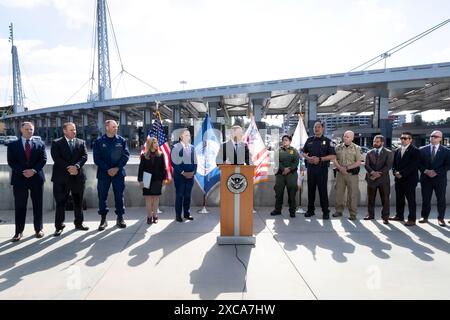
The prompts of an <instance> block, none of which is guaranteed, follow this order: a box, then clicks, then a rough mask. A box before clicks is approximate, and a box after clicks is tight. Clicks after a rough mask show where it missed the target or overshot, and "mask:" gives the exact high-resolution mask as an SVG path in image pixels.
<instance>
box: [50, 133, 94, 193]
mask: <svg viewBox="0 0 450 320" xmlns="http://www.w3.org/2000/svg"><path fill="white" fill-rule="evenodd" d="M74 140H75V141H74V149H73V152H70V147H69V143H68V142H67V140H66V138H65V137H62V138H59V139H56V140H53V142H52V147H51V155H52V158H53V161H54V165H53V173H52V181H53V182H54V183H60V184H62V183H68V182H74V183H83V182H85V181H86V176H85V174H84V171H83V166H84V164H85V163H86V161H87V157H88V156H87V149H86V143H85V142H84V140H81V139H77V138H75V139H74ZM68 166H77V167H78V168H79V170H78V174H77V175H76V176H72V175H70V174H69V172H67V167H68Z"/></svg>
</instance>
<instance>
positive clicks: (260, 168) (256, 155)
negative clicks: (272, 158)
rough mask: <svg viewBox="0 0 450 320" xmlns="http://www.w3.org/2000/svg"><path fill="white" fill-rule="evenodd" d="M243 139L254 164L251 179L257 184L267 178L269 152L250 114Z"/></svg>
mask: <svg viewBox="0 0 450 320" xmlns="http://www.w3.org/2000/svg"><path fill="white" fill-rule="evenodd" d="M243 140H244V141H245V142H247V144H248V149H249V151H250V156H251V157H252V161H251V162H252V164H253V165H255V166H256V171H255V176H254V178H253V181H254V183H255V184H258V183H260V182H263V181H268V180H269V153H268V152H267V149H266V145H265V144H264V141H263V139H262V138H261V134H260V133H259V130H258V127H257V126H256V122H255V117H253V116H252V119H251V122H250V125H249V127H248V129H247V132H246V133H245V135H244V137H243Z"/></svg>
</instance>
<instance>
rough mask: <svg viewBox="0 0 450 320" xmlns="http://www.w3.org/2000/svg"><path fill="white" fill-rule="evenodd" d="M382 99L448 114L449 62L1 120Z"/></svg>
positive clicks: (331, 108) (234, 111) (363, 104)
mask: <svg viewBox="0 0 450 320" xmlns="http://www.w3.org/2000/svg"><path fill="white" fill-rule="evenodd" d="M380 95H384V96H388V97H389V109H390V111H392V112H394V113H399V112H402V111H418V112H422V111H426V110H431V109H445V110H450V62H447V63H438V64H430V65H421V66H410V67H401V68H390V69H382V70H369V71H362V72H352V73H340V74H330V75H322V76H314V77H303V78H293V79H284V80H273V81H265V82H257V83H248V84H237V85H230V86H221V87H212V88H204V89H194V90H184V91H175V92H168V93H159V94H151V95H143V96H134V97H126V98H117V99H110V100H105V101H102V102H86V103H79V104H72V105H64V106H56V107H51V108H42V109H35V110H30V111H28V112H23V113H18V114H14V115H8V116H5V117H3V119H13V118H17V117H18V118H27V117H40V116H43V117H48V116H57V115H66V114H71V115H75V116H77V115H80V114H81V113H88V114H89V113H92V114H95V112H96V111H98V110H102V111H104V112H106V113H110V114H111V115H113V116H118V111H119V110H126V111H127V112H129V118H131V119H142V110H143V109H145V108H148V107H152V108H155V106H156V103H157V102H158V105H159V106H160V111H161V113H162V114H163V115H164V116H165V117H172V112H173V110H172V109H173V106H179V105H182V106H183V108H182V117H184V118H191V117H193V118H199V117H202V116H204V114H205V113H206V112H207V104H208V103H209V102H219V108H218V114H217V115H218V116H219V117H230V116H235V115H236V116H242V115H248V114H249V112H250V111H251V103H250V100H251V99H252V98H254V97H263V98H264V99H263V101H264V102H263V110H262V113H263V116H266V115H272V114H288V115H290V114H294V113H297V112H299V110H300V106H301V105H305V103H306V101H307V100H308V99H311V98H313V99H317V112H318V113H336V114H339V113H348V112H351V113H362V112H366V111H371V110H372V108H373V103H374V101H373V100H374V99H373V98H374V97H376V96H380Z"/></svg>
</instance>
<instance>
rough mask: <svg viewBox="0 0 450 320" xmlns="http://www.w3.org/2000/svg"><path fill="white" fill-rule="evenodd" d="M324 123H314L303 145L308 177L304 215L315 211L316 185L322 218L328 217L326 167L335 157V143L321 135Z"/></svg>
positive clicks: (308, 215) (307, 215)
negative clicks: (312, 133)
mask: <svg viewBox="0 0 450 320" xmlns="http://www.w3.org/2000/svg"><path fill="white" fill-rule="evenodd" d="M323 131H324V124H323V123H322V122H320V121H317V122H316V123H315V124H314V137H310V138H308V140H306V142H305V146H304V147H303V156H304V158H305V161H306V168H307V177H308V212H307V213H305V217H312V216H313V215H314V214H315V213H314V210H315V207H314V201H315V200H316V187H317V189H318V190H319V197H320V206H321V207H322V212H323V219H324V220H328V219H330V210H329V208H328V189H327V182H328V167H329V166H330V161H332V160H334V159H335V157H336V151H335V144H334V142H332V141H331V140H330V139H328V138H327V137H325V136H324V135H323Z"/></svg>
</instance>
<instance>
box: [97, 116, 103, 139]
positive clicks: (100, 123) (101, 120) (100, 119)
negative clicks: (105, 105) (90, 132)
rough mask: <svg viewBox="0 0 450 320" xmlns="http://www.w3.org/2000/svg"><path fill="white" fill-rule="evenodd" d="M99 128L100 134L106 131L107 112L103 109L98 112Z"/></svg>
mask: <svg viewBox="0 0 450 320" xmlns="http://www.w3.org/2000/svg"><path fill="white" fill-rule="evenodd" d="M97 129H98V135H99V136H101V135H103V134H104V133H105V114H104V113H103V111H99V112H98V114H97Z"/></svg>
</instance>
